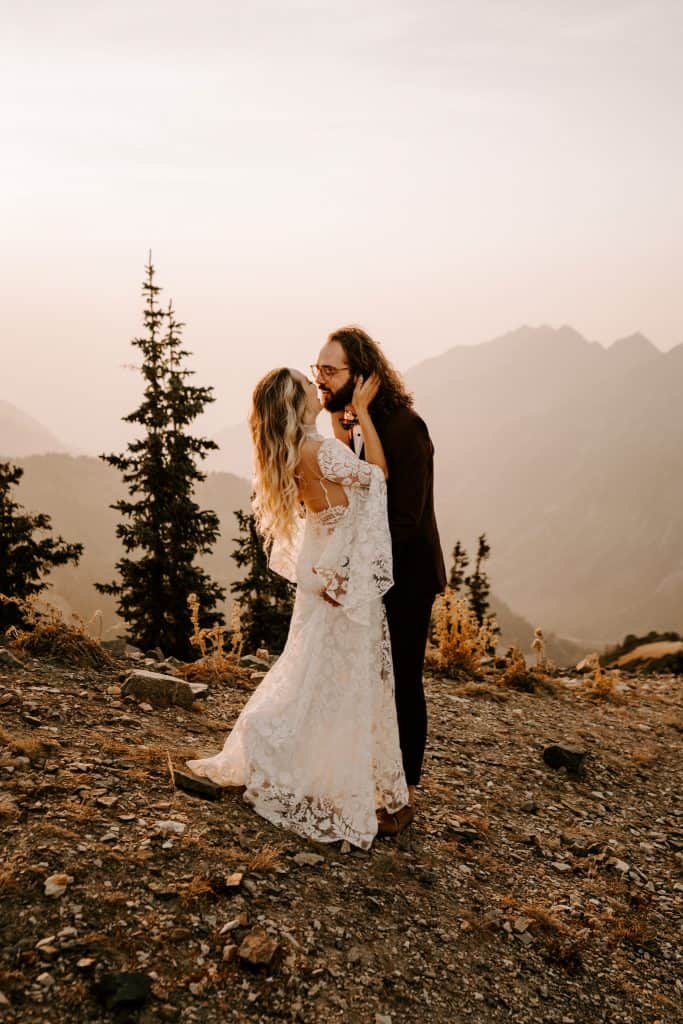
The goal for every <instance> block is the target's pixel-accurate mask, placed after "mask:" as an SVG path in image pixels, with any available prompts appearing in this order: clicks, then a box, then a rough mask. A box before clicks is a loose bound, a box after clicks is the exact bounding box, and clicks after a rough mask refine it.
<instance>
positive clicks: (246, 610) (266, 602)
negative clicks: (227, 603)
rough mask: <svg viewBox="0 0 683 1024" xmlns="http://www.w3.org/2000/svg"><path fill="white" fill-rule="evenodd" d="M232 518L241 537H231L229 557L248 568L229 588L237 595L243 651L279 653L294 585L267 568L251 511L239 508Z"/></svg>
mask: <svg viewBox="0 0 683 1024" xmlns="http://www.w3.org/2000/svg"><path fill="white" fill-rule="evenodd" d="M235 517H236V519H237V523H238V526H239V531H240V536H239V537H235V538H234V540H235V543H236V545H237V547H236V548H235V550H234V551H233V553H232V555H231V556H230V557H231V558H233V559H234V560H235V562H236V563H237V565H238V566H240V568H243V567H244V568H246V570H247V571H246V574H245V576H244V578H243V579H241V580H238V581H237V582H236V583H233V584H232V585H231V587H230V589H231V591H232V593H233V594H237V595H238V596H237V597H236V601H237V604H238V605H239V606H240V629H241V634H242V641H243V650H245V651H247V652H253V651H256V650H257V649H258V648H259V647H266V648H267V649H268V650H269V651H270V652H271V653H272V654H279V653H280V651H281V650H282V648H283V647H284V646H285V642H286V640H287V633H288V631H289V621H290V619H291V617H292V608H293V605H294V593H295V587H294V584H292V583H289V582H288V580H286V579H284V578H283V577H282V576H279V575H278V574H277V573H276V572H273V571H272V569H269V568H268V556H267V555H266V552H265V550H264V547H263V543H262V541H261V538H260V537H259V534H258V532H257V529H256V521H255V519H254V514H253V513H252V512H239V511H238V512H235Z"/></svg>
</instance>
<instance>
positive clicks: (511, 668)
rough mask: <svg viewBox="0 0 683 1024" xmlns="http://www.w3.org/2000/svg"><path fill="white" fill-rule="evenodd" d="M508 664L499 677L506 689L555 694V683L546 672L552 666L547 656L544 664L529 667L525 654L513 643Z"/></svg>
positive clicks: (509, 651) (500, 682)
mask: <svg viewBox="0 0 683 1024" xmlns="http://www.w3.org/2000/svg"><path fill="white" fill-rule="evenodd" d="M506 660H507V664H506V666H505V668H504V669H503V672H502V674H501V675H500V677H499V679H498V683H499V685H500V686H502V687H503V688H504V689H510V690H518V691H520V692H522V693H537V694H538V693H545V694H550V695H554V694H555V693H556V692H557V691H556V687H555V684H554V683H553V681H552V679H551V678H550V677H549V676H548V675H547V674H546V672H547V670H548V669H549V668H550V667H551V665H550V662H548V661H547V660H546V659H545V657H544V659H543V663H542V664H537V665H536V666H535V667H534V668H531V669H530V668H528V667H527V664H526V661H525V659H524V655H523V654H522V652H521V650H520V649H519V647H518V646H517V644H512V645H511V646H510V647H509V648H508V652H507V655H506Z"/></svg>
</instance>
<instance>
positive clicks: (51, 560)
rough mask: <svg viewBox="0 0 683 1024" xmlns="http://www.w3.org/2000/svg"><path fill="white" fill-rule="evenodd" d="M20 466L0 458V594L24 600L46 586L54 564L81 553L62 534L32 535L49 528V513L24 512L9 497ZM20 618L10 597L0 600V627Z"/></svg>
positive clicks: (72, 559)
mask: <svg viewBox="0 0 683 1024" xmlns="http://www.w3.org/2000/svg"><path fill="white" fill-rule="evenodd" d="M23 475H24V470H23V469H22V468H21V467H20V466H13V465H11V464H10V463H9V462H0V594H2V595H3V596H4V597H7V598H13V599H14V600H16V601H25V600H26V599H27V598H30V597H32V596H34V595H35V594H40V593H42V591H43V590H45V589H46V587H47V586H48V584H47V581H46V580H45V579H44V577H45V576H46V575H47V574H48V573H49V572H50V570H51V569H54V568H55V567H56V566H58V565H66V564H67V563H68V562H73V563H74V565H76V564H78V561H79V559H80V557H81V555H82V554H83V545H82V544H68V543H67V542H66V541H65V540H63V539H62V537H49V536H48V537H42V538H40V539H39V538H36V537H35V536H34V534H36V533H39V532H46V533H49V532H50V531H51V530H52V526H51V520H50V516H48V515H45V514H44V513H31V512H27V511H26V510H25V509H24V508H23V507H22V506H21V505H19V504H18V503H17V502H16V501H14V500H13V498H12V496H11V494H10V491H11V489H12V488H13V487H15V486H16V484H18V483H19V481H20V480H21V478H22V476H23ZM21 621H22V613H21V607H20V605H18V604H15V603H14V601H9V602H5V601H2V602H0V629H5V628H6V627H7V626H11V625H16V624H18V623H20V622H21Z"/></svg>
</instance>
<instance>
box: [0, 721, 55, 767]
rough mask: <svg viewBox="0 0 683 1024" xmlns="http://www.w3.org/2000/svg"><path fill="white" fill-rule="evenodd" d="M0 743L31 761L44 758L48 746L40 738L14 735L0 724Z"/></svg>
mask: <svg viewBox="0 0 683 1024" xmlns="http://www.w3.org/2000/svg"><path fill="white" fill-rule="evenodd" d="M0 743H3V744H4V745H5V746H6V747H9V748H10V750H11V751H12V752H13V753H15V754H23V755H24V757H28V758H29V759H30V760H31V761H33V762H36V761H42V760H44V759H45V757H47V754H48V752H49V747H48V746H47V745H46V744H45V743H43V741H42V740H40V739H36V738H35V737H27V738H26V737H22V736H14V735H13V734H12V733H11V732H8V731H7V729H3V728H2V726H0Z"/></svg>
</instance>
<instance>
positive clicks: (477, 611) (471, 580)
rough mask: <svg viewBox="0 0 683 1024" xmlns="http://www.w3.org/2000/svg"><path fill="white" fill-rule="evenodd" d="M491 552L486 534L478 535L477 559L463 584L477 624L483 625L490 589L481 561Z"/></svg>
mask: <svg viewBox="0 0 683 1024" xmlns="http://www.w3.org/2000/svg"><path fill="white" fill-rule="evenodd" d="M490 554H491V548H490V546H489V544H488V541H487V540H486V534H485V533H482V534H481V536H480V537H479V545H478V547H477V561H476V563H475V566H474V572H473V573H472V575H471V576H467V577H466V578H465V584H466V586H467V589H468V590H469V592H470V593H469V605H470V608H471V609H472V612H473V613H474V615H475V617H476V620H477V622H478V623H479V625H480V626H481V625H483V624H484V621H485V619H486V614H487V612H488V607H489V591H490V589H491V587H490V584H489V578H488V576H487V575H486V573H485V572H484V570H483V569H482V565H483V563H484V562H485V561H486V559H487V558H488V557H489V555H490Z"/></svg>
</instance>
